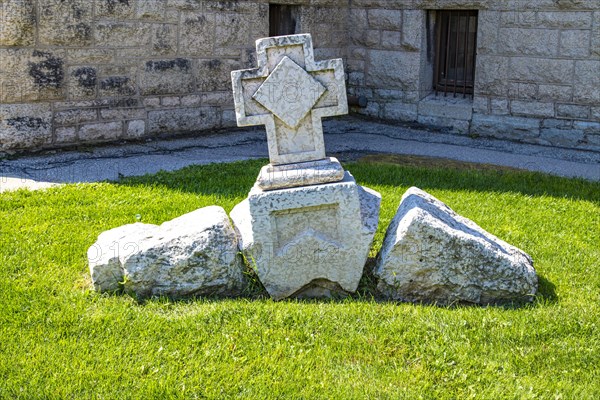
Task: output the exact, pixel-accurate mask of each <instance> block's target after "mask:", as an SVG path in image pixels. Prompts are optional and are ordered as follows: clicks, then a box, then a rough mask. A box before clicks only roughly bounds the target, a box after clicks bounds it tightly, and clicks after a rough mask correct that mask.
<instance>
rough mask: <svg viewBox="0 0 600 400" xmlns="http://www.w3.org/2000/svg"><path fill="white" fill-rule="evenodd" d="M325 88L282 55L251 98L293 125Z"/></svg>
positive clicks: (308, 109)
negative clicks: (281, 58)
mask: <svg viewBox="0 0 600 400" xmlns="http://www.w3.org/2000/svg"><path fill="white" fill-rule="evenodd" d="M326 90H327V89H326V88H325V87H324V86H323V85H321V84H320V83H319V82H318V81H317V80H315V79H314V78H313V77H312V76H310V75H309V74H308V73H307V72H306V71H305V70H304V69H302V67H300V66H299V65H298V64H296V63H295V62H293V61H292V60H291V59H290V58H289V57H283V60H281V61H280V62H279V64H277V66H276V67H275V69H274V70H273V72H272V73H271V75H269V77H268V78H267V80H266V81H265V82H264V83H263V84H262V85H261V86H260V87H259V88H258V90H257V91H256V93H254V95H253V96H252V98H253V99H254V100H256V101H258V102H259V103H260V104H262V105H263V106H265V107H266V108H267V110H269V111H271V112H272V113H273V114H275V116H277V118H279V119H280V120H282V121H283V122H284V123H285V124H286V125H287V126H289V127H290V128H296V127H297V126H298V125H299V124H300V121H301V120H302V119H303V118H304V117H305V116H306V114H308V112H309V111H310V110H311V109H312V108H313V107H314V105H315V104H316V103H317V101H319V98H320V97H321V96H322V95H323V93H325V91H326Z"/></svg>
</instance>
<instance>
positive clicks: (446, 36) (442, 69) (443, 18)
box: [433, 10, 478, 96]
mask: <svg viewBox="0 0 600 400" xmlns="http://www.w3.org/2000/svg"><path fill="white" fill-rule="evenodd" d="M477 15H478V12H477V11H476V10H475V11H473V10H452V11H448V10H443V11H437V13H436V24H435V27H436V49H435V72H434V82H433V86H434V89H435V91H436V94H437V93H440V92H443V93H444V96H445V95H446V94H447V93H452V94H453V95H454V96H456V94H457V93H458V94H463V96H464V95H466V94H472V93H473V83H474V79H475V55H476V48H477Z"/></svg>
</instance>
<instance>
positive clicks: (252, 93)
mask: <svg viewBox="0 0 600 400" xmlns="http://www.w3.org/2000/svg"><path fill="white" fill-rule="evenodd" d="M256 53H257V59H258V68H255V69H247V70H240V71H233V72H232V73H231V78H232V83H233V97H234V101H235V112H236V118H237V123H238V126H253V125H265V127H266V130H267V141H268V146H269V159H270V161H271V165H272V166H278V165H282V164H292V163H302V162H308V161H316V160H322V159H324V158H325V144H324V141H323V127H322V124H321V119H322V118H324V117H332V116H336V115H344V114H347V113H348V100H347V97H346V83H345V77H344V65H343V62H342V60H341V59H333V60H326V61H315V59H314V50H313V45H312V38H311V36H310V34H302V35H291V36H278V37H271V38H265V39H259V40H257V41H256Z"/></svg>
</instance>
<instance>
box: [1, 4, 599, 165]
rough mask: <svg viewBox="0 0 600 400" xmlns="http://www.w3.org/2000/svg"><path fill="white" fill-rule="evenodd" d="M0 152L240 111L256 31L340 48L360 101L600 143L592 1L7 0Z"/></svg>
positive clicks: (422, 118)
mask: <svg viewBox="0 0 600 400" xmlns="http://www.w3.org/2000/svg"><path fill="white" fill-rule="evenodd" d="M0 23H1V25H0V153H7V152H14V151H27V150H38V149H43V148H56V147H62V146H70V145H77V144H84V143H85V144H91V143H99V142H107V141H115V140H123V139H140V138H147V137H154V136H157V135H162V134H177V133H193V132H198V131H202V130H214V129H215V128H228V127H233V126H235V115H234V112H233V98H232V94H231V81H230V71H232V70H237V69H241V68H252V67H255V63H256V60H255V55H254V41H255V40H256V39H257V38H261V37H266V36H273V35H280V34H290V33H311V34H312V35H313V40H314V44H315V54H316V58H317V59H325V58H338V57H340V58H343V59H344V62H345V67H346V72H347V87H348V92H349V94H350V95H351V96H360V97H362V98H364V99H366V100H367V104H366V107H360V106H353V107H352V108H351V110H352V112H353V113H357V114H362V115H366V116H370V117H373V118H378V119H383V120H391V121H406V122H417V123H420V124H424V125H427V126H436V127H440V128H444V129H445V130H447V131H450V132H455V133H457V134H464V135H471V136H473V137H497V138H504V139H510V140H515V141H519V142H525V143H536V144H544V145H550V146H557V147H565V148H578V149H587V150H591V151H600V2H598V1H597V0H529V1H525V0H284V1H280V0H271V1H268V0H248V1H242V0H235V1H234V0H231V1H212V0H0Z"/></svg>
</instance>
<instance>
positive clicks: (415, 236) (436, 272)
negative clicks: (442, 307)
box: [374, 187, 538, 304]
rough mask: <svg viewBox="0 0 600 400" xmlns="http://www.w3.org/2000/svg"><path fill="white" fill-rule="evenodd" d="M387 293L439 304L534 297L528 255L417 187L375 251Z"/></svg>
mask: <svg viewBox="0 0 600 400" xmlns="http://www.w3.org/2000/svg"><path fill="white" fill-rule="evenodd" d="M374 272H375V276H377V277H378V278H379V282H378V289H379V290H380V291H381V292H382V293H383V294H384V295H385V296H386V297H388V298H392V299H395V300H402V301H411V302H428V303H433V302H435V303H438V304H452V303H475V304H496V303H507V302H526V301H531V300H533V297H534V295H535V293H536V291H537V284H538V280H537V275H536V273H535V269H534V268H533V261H532V260H531V257H529V255H527V254H526V253H524V252H523V251H521V250H519V249H518V248H516V247H514V246H511V245H510V244H508V243H506V242H504V241H502V240H500V239H498V238H497V237H495V236H494V235H492V234H490V233H488V232H486V231H485V230H483V229H482V228H481V227H479V226H478V225H477V224H475V223H474V222H473V221H471V220H469V219H467V218H464V217H462V216H460V215H458V214H456V213H455V212H454V211H452V210H451V209H450V208H449V207H448V206H446V205H445V204H444V203H442V202H441V201H439V200H438V199H436V198H434V197H433V196H431V195H429V194H427V193H425V192H424V191H422V190H420V189H418V188H414V187H413V188H411V189H409V190H408V191H407V192H406V193H405V194H404V196H403V197H402V201H401V202H400V206H399V207H398V212H397V214H396V216H395V217H394V219H393V220H392V223H391V224H390V226H389V228H388V230H387V233H386V236H385V239H384V242H383V245H382V248H381V251H380V252H379V255H378V257H377V263H376V266H375V271H374Z"/></svg>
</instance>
